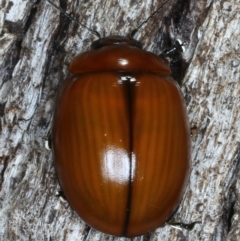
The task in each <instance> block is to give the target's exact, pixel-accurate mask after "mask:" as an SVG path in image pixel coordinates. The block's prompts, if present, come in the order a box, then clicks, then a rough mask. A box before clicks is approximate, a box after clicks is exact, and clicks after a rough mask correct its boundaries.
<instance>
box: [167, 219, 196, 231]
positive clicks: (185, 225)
mask: <svg viewBox="0 0 240 241" xmlns="http://www.w3.org/2000/svg"><path fill="white" fill-rule="evenodd" d="M197 223H201V222H200V221H196V222H192V223H174V222H166V223H165V224H167V225H170V226H171V227H173V228H176V229H179V230H182V229H186V230H189V231H191V230H193V228H194V227H195V224H197Z"/></svg>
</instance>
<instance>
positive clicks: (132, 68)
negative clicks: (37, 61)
mask: <svg viewBox="0 0 240 241" xmlns="http://www.w3.org/2000/svg"><path fill="white" fill-rule="evenodd" d="M69 70H70V72H71V73H72V75H73V76H72V77H70V78H68V79H67V80H65V81H64V83H63V84H62V86H61V88H60V90H59V92H58V97H57V100H56V107H55V112H54V121H53V152H54V158H55V165H56V170H57V175H58V179H59V182H60V185H61V187H62V189H63V192H64V194H65V196H66V198H67V200H68V202H69V204H70V205H71V207H72V208H73V209H74V210H75V211H76V212H77V213H78V214H79V216H80V217H81V218H82V219H83V220H84V221H86V223H88V224H89V225H90V226H92V227H93V228H95V229H97V230H99V231H101V232H104V233H107V234H111V235H114V236H126V237H134V236H139V235H142V234H144V233H147V232H149V231H151V230H153V229H155V228H157V227H159V226H160V225H161V224H163V223H164V222H165V221H166V220H167V219H168V218H169V216H170V215H171V214H172V213H173V212H174V210H175V209H176V208H177V206H178V205H179V202H180V200H181V198H182V195H183V191H184V188H185V184H186V181H187V180H188V173H189V161H190V136H189V127H188V118H187V115H186V110H185V104H184V100H183V97H182V94H181V91H180V89H179V87H178V85H177V84H176V83H175V82H174V81H172V80H171V79H170V78H169V75H170V69H169V67H168V65H167V64H166V63H165V62H164V61H163V60H162V59H161V58H159V57H158V56H156V55H154V54H152V53H150V52H147V51H144V50H142V49H141V44H140V42H138V41H136V40H134V39H132V38H128V37H120V36H112V37H106V38H101V39H99V40H97V41H95V42H93V44H92V49H91V50H90V51H86V52H84V53H82V54H80V55H78V56H77V57H76V58H75V59H74V60H73V61H72V63H71V64H70V68H69Z"/></svg>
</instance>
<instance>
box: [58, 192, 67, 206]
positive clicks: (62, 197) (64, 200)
mask: <svg viewBox="0 0 240 241" xmlns="http://www.w3.org/2000/svg"><path fill="white" fill-rule="evenodd" d="M55 196H56V197H59V199H60V200H61V201H62V202H64V203H65V202H67V199H66V197H65V195H64V193H63V191H62V190H60V191H56V193H55Z"/></svg>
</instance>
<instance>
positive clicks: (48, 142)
mask: <svg viewBox="0 0 240 241" xmlns="http://www.w3.org/2000/svg"><path fill="white" fill-rule="evenodd" d="M51 136H52V135H51V134H50V133H48V135H47V137H46V138H44V146H45V148H46V149H47V150H48V151H51V150H52V137H51Z"/></svg>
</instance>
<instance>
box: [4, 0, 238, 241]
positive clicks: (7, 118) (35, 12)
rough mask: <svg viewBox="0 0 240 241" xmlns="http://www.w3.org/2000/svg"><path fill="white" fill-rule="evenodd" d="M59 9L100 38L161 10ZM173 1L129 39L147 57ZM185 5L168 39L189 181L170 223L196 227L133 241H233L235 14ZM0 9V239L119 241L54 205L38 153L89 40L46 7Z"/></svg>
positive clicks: (18, 0) (145, 5) (124, 6)
mask: <svg viewBox="0 0 240 241" xmlns="http://www.w3.org/2000/svg"><path fill="white" fill-rule="evenodd" d="M55 2H56V3H58V2H57V1H55ZM61 2H62V5H63V7H64V8H65V10H66V11H67V12H68V13H71V14H72V15H73V16H74V17H75V18H77V19H78V20H79V21H81V22H83V23H85V24H86V25H88V26H90V27H92V28H94V29H96V30H98V31H99V32H100V33H101V34H102V35H109V34H120V35H125V34H126V33H129V31H130V29H132V28H133V27H132V26H134V27H135V26H136V25H137V23H139V22H141V21H142V20H144V19H145V18H146V17H147V16H148V15H149V13H150V12H152V11H154V10H155V9H156V8H157V6H158V5H159V4H160V1H156V0H155V1H150V0H146V1H132V2H131V1H127V0H126V1H116V0H112V1H103V0H102V1H101V0H96V1H76V0H68V1H61ZM175 2H176V1H171V3H170V4H168V5H167V6H165V8H164V11H161V12H160V14H158V16H157V17H156V18H154V19H153V20H152V21H150V22H149V23H148V24H147V25H146V26H144V27H143V29H142V31H141V32H139V33H138V34H136V38H137V39H139V40H141V41H142V42H143V43H144V47H145V48H146V49H148V50H151V51H153V52H155V53H159V52H160V51H161V46H162V45H161V41H162V36H163V35H164V29H165V27H166V26H165V25H164V26H162V25H161V23H162V19H163V16H165V15H168V14H169V10H170V9H171V6H172V5H174V3H175ZM190 3H191V4H190V11H189V12H188V13H187V14H185V13H183V16H185V18H183V19H182V20H181V24H180V25H178V26H176V25H171V26H172V28H171V29H172V31H171V37H172V39H176V38H180V39H182V40H184V41H186V42H187V46H186V48H187V50H186V52H185V53H184V58H185V59H186V61H187V62H188V63H189V64H190V65H189V67H188V69H187V72H186V75H185V78H184V81H183V86H182V89H183V92H184V95H185V99H186V103H187V107H188V113H189V118H190V127H191V131H192V172H191V177H190V181H189V183H188V186H187V190H186V193H185V196H184V199H183V201H182V203H181V205H180V207H179V209H178V211H177V213H176V215H175V220H176V221H183V222H186V223H189V222H192V221H201V224H197V225H196V226H195V229H194V230H193V231H191V232H189V231H186V230H183V231H181V230H177V229H173V228H171V227H170V226H164V227H160V228H158V229H157V230H155V231H153V232H152V233H150V234H148V235H145V236H143V237H139V238H135V239H134V240H151V241H153V240H159V241H160V240H161V241H165V240H206V241H208V240H222V241H224V240H229V241H230V240H231V241H236V240H240V229H239V223H240V217H239V215H240V204H239V200H240V181H239V180H240V178H239V175H240V174H239V166H240V164H239V163H240V149H239V148H240V145H239V143H240V84H239V81H240V76H239V75H240V74H239V73H240V67H239V64H240V44H239V43H240V41H239V40H240V15H239V12H240V6H239V2H238V1H237V0H228V1H223V0H222V1H217V0H215V1H205V0H202V1H194V0H191V1H190ZM0 6H1V12H0V27H1V29H0V31H1V32H0V46H1V49H0V55H1V58H0V65H1V68H0V71H1V75H0V76H1V77H0V132H1V133H0V134H1V135H0V173H1V176H0V240H1V241H5V240H6V241H7V240H13V241H14V240H24V241H25V240H38V241H41V240H56V241H61V240H63V241H72V240H74V241H75V240H89V241H90V240H92V241H96V240H119V241H120V240H126V239H124V238H113V237H110V236H107V235H104V234H102V233H100V232H97V231H95V230H93V229H89V228H88V227H87V226H86V224H85V223H84V222H83V221H81V220H80V218H79V217H78V216H77V215H76V214H75V213H74V212H73V211H72V210H71V209H70V207H69V205H68V204H67V203H63V202H61V200H60V199H59V198H58V197H56V196H55V191H57V190H59V186H58V182H57V179H56V174H55V170H54V166H53V161H52V154H51V152H49V151H47V150H46V149H45V148H44V138H45V137H46V136H47V134H48V132H49V131H50V129H51V118H52V109H53V104H54V96H55V94H56V90H57V88H58V86H59V84H60V82H62V81H63V80H64V78H65V77H66V76H67V74H68V72H67V66H68V64H69V62H70V61H71V59H72V58H73V57H74V56H75V55H76V54H77V53H79V52H81V51H84V50H86V49H88V46H89V44H90V43H91V41H93V40H94V39H95V37H94V36H93V35H91V34H90V33H89V32H88V31H87V30H86V29H83V28H81V27H79V26H76V25H75V24H74V23H72V22H71V21H70V20H69V19H67V18H65V17H61V18H60V13H59V11H58V10H56V9H55V8H54V7H52V6H51V5H49V4H48V3H47V2H46V1H44V0H42V1H25V0H13V1H9V0H5V1H3V0H2V1H1V2H0ZM184 14H185V15H184ZM172 16H174V14H173V15H172ZM174 27H178V31H177V29H176V28H174ZM159 29H160V30H159ZM231 210H232V212H231ZM230 224H231V225H230Z"/></svg>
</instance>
